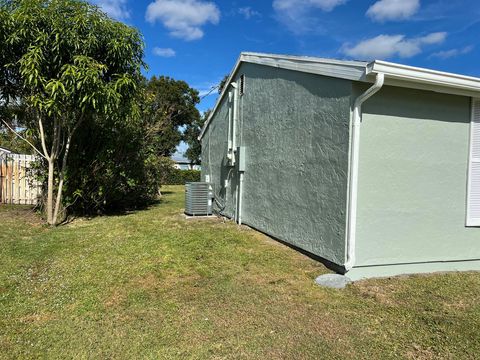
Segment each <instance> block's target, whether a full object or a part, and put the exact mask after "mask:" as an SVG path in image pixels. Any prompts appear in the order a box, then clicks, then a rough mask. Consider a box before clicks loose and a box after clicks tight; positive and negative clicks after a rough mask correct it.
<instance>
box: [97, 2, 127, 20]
mask: <svg viewBox="0 0 480 360" xmlns="http://www.w3.org/2000/svg"><path fill="white" fill-rule="evenodd" d="M127 2H128V0H94V3H95V4H97V5H98V6H99V7H100V8H101V9H102V10H103V11H105V12H106V13H107V15H108V16H110V17H112V18H114V19H117V20H125V19H128V18H130V10H129V9H128V7H127Z"/></svg>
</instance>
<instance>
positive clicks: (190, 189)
mask: <svg viewBox="0 0 480 360" xmlns="http://www.w3.org/2000/svg"><path fill="white" fill-rule="evenodd" d="M212 199H213V191H212V184H210V183H207V182H190V183H186V184H185V214H187V215H190V216H207V215H212Z"/></svg>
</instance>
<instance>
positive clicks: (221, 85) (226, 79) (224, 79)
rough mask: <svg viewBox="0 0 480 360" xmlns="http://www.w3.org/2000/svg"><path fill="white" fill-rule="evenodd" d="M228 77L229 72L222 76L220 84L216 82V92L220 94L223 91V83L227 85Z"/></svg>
mask: <svg viewBox="0 0 480 360" xmlns="http://www.w3.org/2000/svg"><path fill="white" fill-rule="evenodd" d="M229 77H230V74H227V75H225V76H224V77H223V79H222V81H220V84H218V93H219V94H221V93H222V91H223V88H224V87H225V85H227V81H228V78H229Z"/></svg>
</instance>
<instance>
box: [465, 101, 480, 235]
mask: <svg viewBox="0 0 480 360" xmlns="http://www.w3.org/2000/svg"><path fill="white" fill-rule="evenodd" d="M471 121H472V122H471V125H470V164H469V170H468V198H467V226H480V98H479V99H472V120H471Z"/></svg>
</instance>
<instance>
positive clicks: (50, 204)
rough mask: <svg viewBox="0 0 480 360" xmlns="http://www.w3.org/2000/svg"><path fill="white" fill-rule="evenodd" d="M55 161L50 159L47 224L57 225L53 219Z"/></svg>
mask: <svg viewBox="0 0 480 360" xmlns="http://www.w3.org/2000/svg"><path fill="white" fill-rule="evenodd" d="M54 171H55V161H54V160H53V159H48V183H47V223H48V224H49V225H55V221H54V219H53V187H54Z"/></svg>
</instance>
